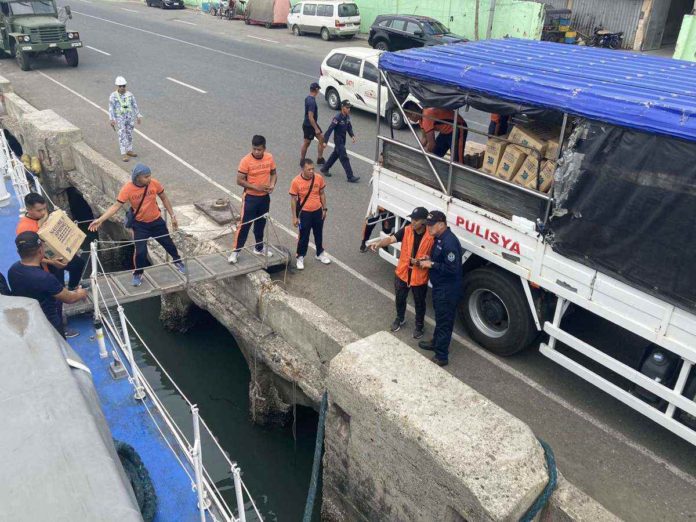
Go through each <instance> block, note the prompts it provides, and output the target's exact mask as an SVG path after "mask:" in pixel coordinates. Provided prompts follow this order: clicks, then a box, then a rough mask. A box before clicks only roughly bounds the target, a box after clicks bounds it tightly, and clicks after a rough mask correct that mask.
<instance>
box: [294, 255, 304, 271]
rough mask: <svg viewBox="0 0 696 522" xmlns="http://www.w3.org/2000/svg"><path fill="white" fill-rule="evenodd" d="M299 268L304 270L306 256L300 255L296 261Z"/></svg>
mask: <svg viewBox="0 0 696 522" xmlns="http://www.w3.org/2000/svg"><path fill="white" fill-rule="evenodd" d="M296 265H297V269H298V270H304V257H303V256H299V257H298V258H297V261H296Z"/></svg>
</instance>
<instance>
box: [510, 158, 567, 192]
mask: <svg viewBox="0 0 696 522" xmlns="http://www.w3.org/2000/svg"><path fill="white" fill-rule="evenodd" d="M537 165H538V163H537V160H536V158H527V160H526V161H525V162H524V165H522V167H521V168H520V170H519V171H518V172H517V175H516V176H515V178H514V179H513V180H512V182H513V183H517V184H518V185H522V186H524V187H527V188H530V189H532V190H536V189H537ZM554 172H556V163H555V162H553V161H545V162H544V163H542V165H541V170H540V171H539V190H540V191H541V192H548V191H549V188H550V187H551V183H552V182H553V174H554Z"/></svg>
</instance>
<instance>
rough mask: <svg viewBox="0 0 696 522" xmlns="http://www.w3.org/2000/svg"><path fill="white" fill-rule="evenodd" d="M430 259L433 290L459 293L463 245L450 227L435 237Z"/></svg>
mask: <svg viewBox="0 0 696 522" xmlns="http://www.w3.org/2000/svg"><path fill="white" fill-rule="evenodd" d="M430 259H431V260H432V262H433V266H432V268H431V269H430V282H431V283H432V285H433V292H435V291H446V292H448V293H452V294H453V295H458V294H459V293H460V292H461V287H462V245H461V244H460V243H459V240H458V239H457V236H455V235H454V233H453V232H452V231H451V230H450V229H449V227H447V230H445V232H444V233H443V234H442V235H441V236H440V237H437V238H435V245H434V246H433V252H432V254H431V255H430Z"/></svg>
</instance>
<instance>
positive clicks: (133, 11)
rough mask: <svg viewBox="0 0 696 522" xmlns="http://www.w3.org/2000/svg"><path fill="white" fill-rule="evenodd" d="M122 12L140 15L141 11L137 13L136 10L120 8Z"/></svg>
mask: <svg viewBox="0 0 696 522" xmlns="http://www.w3.org/2000/svg"><path fill="white" fill-rule="evenodd" d="M120 9H121V11H128V12H129V13H139V12H140V11H136V10H135V9H127V8H125V7H121V8H120Z"/></svg>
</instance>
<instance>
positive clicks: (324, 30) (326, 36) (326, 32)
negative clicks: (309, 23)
mask: <svg viewBox="0 0 696 522" xmlns="http://www.w3.org/2000/svg"><path fill="white" fill-rule="evenodd" d="M321 39H322V40H324V41H325V42H328V41H329V40H331V33H330V32H329V30H328V29H327V28H326V27H322V28H321Z"/></svg>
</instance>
